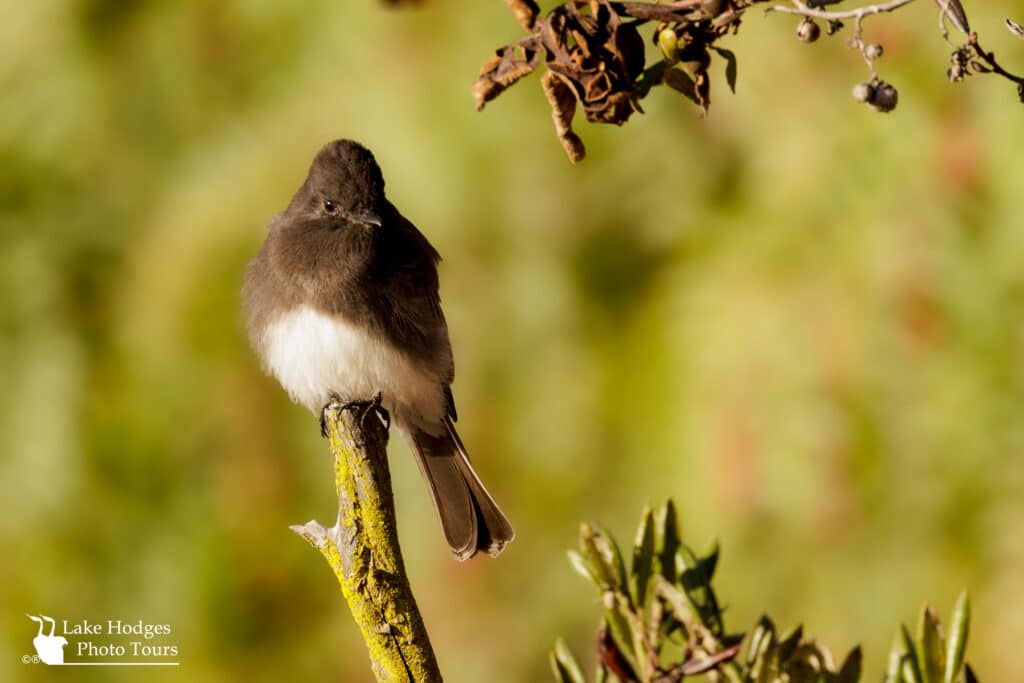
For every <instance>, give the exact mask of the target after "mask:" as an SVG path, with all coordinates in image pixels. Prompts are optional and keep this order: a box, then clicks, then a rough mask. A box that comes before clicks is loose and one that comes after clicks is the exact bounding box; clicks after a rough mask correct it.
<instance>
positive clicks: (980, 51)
mask: <svg viewBox="0 0 1024 683" xmlns="http://www.w3.org/2000/svg"><path fill="white" fill-rule="evenodd" d="M967 44H968V45H970V46H971V48H972V49H973V50H974V54H976V55H977V56H978V57H979V58H980V59H981V60H982V61H984V62H985V63H986V64H988V66H989V68H991V69H992V71H993V72H995V73H997V74H999V75H1000V76H1002V77H1003V78H1008V79H1009V80H1011V81H1013V82H1014V83H1016V84H1017V85H1019V86H1022V87H1024V77H1022V76H1015V75H1013V74H1012V73H1010V72H1009V71H1007V70H1006V69H1004V68H1003V67H1002V66H1000V65H999V62H997V61H996V56H995V53H993V52H986V51H985V49H984V48H982V47H981V43H979V42H978V34H977V33H972V34H971V35H970V37H969V38H968V39H967Z"/></svg>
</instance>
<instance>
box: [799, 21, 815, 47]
mask: <svg viewBox="0 0 1024 683" xmlns="http://www.w3.org/2000/svg"><path fill="white" fill-rule="evenodd" d="M796 37H797V38H799V39H800V40H802V41H804V42H805V43H813V42H814V41H816V40H817V39H818V38H820V37H821V28H819V27H818V24H817V22H815V21H814V20H813V19H804V20H803V21H801V22H800V23H799V24H798V25H797V27H796Z"/></svg>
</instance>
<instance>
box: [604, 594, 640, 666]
mask: <svg viewBox="0 0 1024 683" xmlns="http://www.w3.org/2000/svg"><path fill="white" fill-rule="evenodd" d="M604 616H605V622H606V623H607V624H608V632H609V633H610V634H611V636H612V640H614V641H615V645H616V647H618V649H619V652H620V653H622V656H623V657H624V658H625V659H626V661H627V662H629V666H630V667H631V668H632V669H633V671H639V667H638V666H637V661H636V655H635V654H634V652H633V631H632V630H631V629H630V627H629V622H628V621H627V620H626V617H625V616H623V614H622V612H621V611H619V606H618V605H617V604H616V605H613V606H611V607H607V608H606V609H605V611H604Z"/></svg>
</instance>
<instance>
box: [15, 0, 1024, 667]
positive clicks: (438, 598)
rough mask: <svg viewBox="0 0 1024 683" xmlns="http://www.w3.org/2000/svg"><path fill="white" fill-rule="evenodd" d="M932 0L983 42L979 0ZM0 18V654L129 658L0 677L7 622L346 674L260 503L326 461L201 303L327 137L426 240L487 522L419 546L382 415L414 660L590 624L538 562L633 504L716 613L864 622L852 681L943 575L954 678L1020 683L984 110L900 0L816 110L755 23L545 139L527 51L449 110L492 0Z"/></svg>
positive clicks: (88, 7) (225, 284) (354, 662)
mask: <svg viewBox="0 0 1024 683" xmlns="http://www.w3.org/2000/svg"><path fill="white" fill-rule="evenodd" d="M965 4H966V5H967V6H968V10H969V14H970V16H971V21H972V24H973V26H974V27H975V28H976V29H977V30H979V31H981V33H982V37H983V38H984V42H985V44H986V45H987V47H988V48H989V49H992V50H995V51H996V53H997V54H998V55H1000V56H1001V57H1002V58H1003V59H1004V61H1006V62H1007V63H1009V64H1016V65H1017V66H1018V70H1019V67H1020V66H1021V65H1024V44H1022V43H1020V42H1019V41H1015V40H1014V39H1013V37H1012V36H1010V35H1009V33H1007V32H1006V31H1005V30H1004V29H1003V28H1002V25H1001V24H1002V18H1003V16H1004V14H1005V13H1006V12H1008V11H1012V10H1013V9H1014V8H1012V7H1010V6H1011V5H1014V3H1007V2H993V3H982V2H965ZM0 5H2V7H3V12H2V14H3V20H2V21H0V87H2V92H3V94H4V95H3V104H2V105H0V106H2V116H0V380H2V389H3V390H2V392H0V549H2V550H0V605H2V606H3V611H2V613H0V679H2V680H4V681H49V680H55V679H56V678H58V677H59V676H60V677H63V678H65V679H68V678H71V679H74V680H91V681H130V680H131V681H134V680H141V679H140V671H139V670H130V669H129V670H117V669H99V670H86V669H77V670H67V669H65V670H62V671H56V670H53V669H47V668H46V667H44V666H42V665H38V666H31V665H23V664H21V663H20V661H19V658H20V656H21V655H22V654H25V653H31V652H32V650H31V643H30V641H31V638H32V637H33V636H34V635H35V630H36V625H35V624H34V623H33V622H31V621H29V620H28V619H26V617H25V614H26V613H32V614H38V613H40V612H42V613H44V614H49V615H51V616H54V617H57V618H63V619H69V620H78V619H91V620H94V621H100V620H106V619H109V618H121V619H124V620H125V621H131V622H134V621H137V620H139V619H142V620H145V621H149V622H153V623H166V624H170V625H171V626H172V628H173V630H174V636H173V639H172V641H171V642H175V643H176V644H177V645H178V647H179V650H180V656H179V658H180V660H181V661H182V662H183V666H182V667H181V668H180V669H178V670H152V669H150V670H147V671H144V672H142V673H144V674H145V680H156V681H162V680H167V681H174V680H189V681H191V682H192V683H206V682H214V681H235V680H250V681H280V680H285V679H290V680H309V681H313V680H341V681H363V680H368V679H369V668H368V663H367V657H366V653H365V651H364V649H363V647H362V644H361V641H360V640H359V637H358V634H357V632H356V630H355V627H354V626H353V624H352V623H351V620H350V617H349V615H348V612H347V608H346V607H345V605H344V603H343V602H342V600H341V598H340V595H339V593H338V591H337V585H336V583H335V581H334V578H333V576H332V575H331V574H330V572H329V570H328V568H327V567H326V565H325V564H324V563H323V561H322V559H321V558H320V556H319V555H318V554H317V553H316V552H314V551H313V550H311V549H310V548H309V547H308V546H307V545H306V544H305V543H304V542H303V541H302V540H301V539H299V538H298V537H296V536H294V535H293V534H292V533H291V532H289V531H288V529H287V527H288V525H289V524H294V523H301V522H304V521H306V520H308V519H310V518H312V517H317V518H319V519H327V518H329V517H330V515H331V512H332V510H333V505H334V502H333V501H332V483H331V474H330V471H331V470H330V462H329V453H328V451H327V448H326V446H325V444H324V443H323V442H322V441H321V440H320V438H319V435H318V433H317V426H316V421H315V419H314V418H313V417H312V416H311V415H310V414H309V413H308V412H306V411H305V410H304V409H302V408H299V407H296V406H294V405H292V404H291V403H289V401H288V399H287V397H286V395H285V394H284V392H283V391H281V390H280V389H279V388H278V387H277V386H276V384H275V383H274V382H273V381H272V380H270V379H268V378H266V377H264V376H263V375H262V374H261V372H260V369H259V367H258V364H257V362H256V360H255V359H254V357H253V355H252V353H251V352H250V351H249V349H248V347H247V344H246V341H245V335H244V331H243V327H242V323H241V316H240V310H239V306H240V302H239V287H240V279H241V275H242V271H243V268H244V266H245V264H246V262H247V260H248V259H249V258H250V257H251V256H252V255H253V254H254V253H255V251H256V249H257V248H258V246H259V244H260V243H261V241H262V239H263V236H264V231H265V229H264V226H265V224H266V222H267V220H268V218H269V217H270V216H271V215H273V214H274V213H275V212H276V211H278V210H280V209H281V208H283V207H284V206H285V204H286V203H287V201H288V199H289V198H290V196H291V194H292V193H293V192H294V190H295V189H296V188H297V187H298V185H299V184H300V182H301V180H302V178H303V176H304V174H305V170H306V167H307V165H308V163H309V161H310V159H311V158H312V156H313V154H314V153H315V152H316V151H317V149H318V148H319V147H320V145H321V144H323V143H324V142H326V141H328V140H330V139H333V138H336V137H342V136H345V137H353V138H356V139H358V140H361V141H362V142H364V143H365V144H367V145H368V146H370V147H371V148H372V149H373V150H374V151H375V152H376V154H377V157H378V159H379V161H380V163H381V165H382V167H383V169H384V172H385V176H386V178H387V182H388V190H389V194H390V197H391V198H392V200H393V201H395V203H396V204H397V205H398V206H399V207H400V208H401V209H402V210H403V212H404V213H405V214H406V215H408V216H409V217H411V218H412V219H413V220H414V221H415V222H416V223H417V224H418V225H419V227H420V228H421V229H422V230H423V231H424V232H425V233H426V234H427V235H428V236H429V237H430V239H431V240H432V241H433V242H434V244H435V245H436V246H437V247H438V249H439V250H440V251H441V253H442V254H443V255H444V257H445V261H444V262H443V264H442V269H441V279H442V296H443V299H444V303H445V308H446V311H447V314H448V320H449V325H450V328H451V333H452V340H453V345H454V350H455V356H456V359H457V366H458V373H457V378H456V383H455V386H454V389H455V395H456V398H457V401H458V404H459V413H460V417H461V420H460V430H461V431H462V435H463V438H464V440H465V442H466V443H467V445H468V447H469V449H470V452H471V453H472V454H473V455H474V457H475V461H476V462H477V463H478V469H479V470H480V472H481V473H482V475H483V477H484V479H485V480H486V481H487V482H488V485H489V487H490V488H491V490H492V492H493V493H494V494H495V495H496V497H497V498H498V500H499V501H501V502H502V504H503V505H504V506H505V508H506V509H507V511H508V513H509V515H510V517H511V518H512V520H513V521H514V523H515V524H516V528H517V531H518V538H517V540H516V542H515V543H514V544H513V545H512V546H510V548H509V549H508V550H507V551H506V553H505V554H504V555H503V556H502V557H501V558H500V560H498V561H493V560H490V559H479V560H474V561H472V562H468V563H465V564H458V563H456V562H454V561H453V560H452V559H451V558H450V556H449V555H448V552H447V550H446V548H445V546H444V544H443V543H442V540H441V536H440V532H439V529H438V525H437V522H436V520H435V518H434V515H433V512H432V510H431V508H430V503H429V500H428V497H427V494H426V491H425V488H424V486H423V485H422V482H421V481H420V478H419V473H418V472H417V470H416V468H415V466H414V465H413V464H412V460H411V458H410V457H409V454H408V452H407V451H406V449H405V447H404V445H403V444H401V443H400V441H399V440H397V439H396V440H395V441H394V443H393V444H392V448H391V453H392V461H393V473H394V477H395V486H396V489H397V495H398V512H399V517H400V529H401V534H402V539H403V543H404V549H405V553H406V559H407V564H408V568H409V572H410V574H411V578H412V582H413V586H414V589H415V591H416V592H417V595H418V597H419V601H420V605H421V607H422V610H423V614H424V617H425V620H426V623H427V626H428V628H429V630H430V632H431V635H432V638H433V642H434V645H435V647H436V650H437V653H438V656H439V658H440V661H441V665H442V668H443V670H444V671H445V672H446V673H447V677H448V680H450V681H456V682H457V681H494V682H495V683H504V682H522V681H544V680H548V677H549V674H548V672H547V666H548V665H547V650H548V648H549V646H550V644H551V643H552V642H553V640H554V639H555V637H556V636H558V635H560V634H563V635H565V636H567V637H568V639H569V640H570V642H571V643H572V644H573V645H574V646H575V648H576V650H577V651H578V652H584V651H588V650H590V643H591V639H592V637H593V632H594V628H595V625H596V618H597V614H598V610H597V606H596V596H594V595H593V594H592V592H591V588H590V587H589V586H588V585H587V584H586V583H585V582H584V581H583V580H582V579H580V578H579V577H577V576H576V575H575V574H574V573H573V572H572V570H571V568H570V567H569V565H568V563H567V562H566V560H565V556H564V549H565V548H567V547H570V546H572V545H574V543H575V538H576V530H577V526H578V524H579V522H580V521H583V520H598V521H600V522H602V523H603V524H604V525H605V526H607V527H608V528H610V529H611V530H612V531H614V532H617V533H618V534H619V535H620V536H622V537H624V538H628V537H631V536H632V532H633V529H634V525H635V523H636V521H637V520H638V518H639V512H640V509H641V508H642V506H643V505H644V504H645V503H646V502H648V501H651V502H655V503H656V502H659V501H661V500H663V499H664V498H665V497H666V496H673V497H675V499H676V501H677V502H678V504H679V507H680V508H681V512H682V517H683V527H684V532H685V535H686V537H687V539H688V540H689V542H690V543H691V544H693V545H695V546H696V547H698V548H704V547H706V546H708V545H709V544H710V543H712V542H713V541H714V540H716V539H717V540H718V541H720V542H721V544H722V546H723V548H724V550H723V559H722V563H721V564H720V579H719V584H720V593H721V595H722V597H723V599H724V600H725V601H726V602H727V603H728V606H729V607H728V612H727V623H728V624H729V626H730V627H731V628H734V629H745V628H748V627H749V626H750V625H752V624H753V622H754V621H755V620H756V618H757V617H758V616H759V615H760V613H761V612H762V611H766V612H768V613H769V614H771V615H772V616H773V617H774V618H776V620H777V621H779V622H780V623H781V624H782V625H783V626H792V625H795V624H796V623H797V622H803V623H804V624H805V625H806V628H807V629H809V630H810V631H811V632H812V633H814V634H817V635H818V636H819V637H821V638H822V639H823V640H824V641H825V642H826V643H827V644H829V645H830V646H832V647H833V649H835V650H836V651H845V650H847V649H848V648H849V647H851V646H853V645H854V644H855V643H857V642H862V643H863V644H864V646H865V648H866V657H867V663H866V671H867V672H868V676H867V677H866V680H875V679H876V676H877V677H880V676H881V672H882V670H883V668H884V660H885V655H886V651H887V648H888V645H889V643H890V641H891V639H892V636H893V635H894V633H895V632H896V629H897V626H898V624H899V622H900V621H908V622H910V621H912V620H914V619H916V614H917V611H918V610H919V608H920V606H921V604H922V603H923V602H924V601H925V600H928V601H932V602H933V603H934V604H935V605H936V607H938V608H939V610H940V611H941V612H942V613H943V615H948V611H949V609H950V607H951V606H952V603H953V601H954V599H955V597H956V595H957V593H958V592H959V590H960V589H961V588H962V587H967V588H969V589H970V590H971V592H972V595H973V598H974V611H975V621H974V624H973V630H972V634H971V644H970V647H969V659H970V660H971V661H972V662H973V663H974V665H975V667H976V669H977V671H978V672H979V674H980V676H981V677H982V680H985V681H1014V680H1022V679H1024V660H1022V658H1021V657H1020V656H1019V654H1018V649H1017V648H1018V647H1019V645H1020V643H1021V642H1022V641H1024V531H1022V528H1024V420H1022V419H1021V415H1020V412H1021V404H1022V401H1024V318H1022V315H1024V268H1022V267H1021V264H1022V257H1024V218H1022V209H1021V188H1022V187H1024V159H1022V157H1021V150H1022V149H1024V126H1022V125H1021V122H1022V119H1021V115H1022V109H1021V106H1020V104H1019V102H1018V101H1017V98H1016V95H1015V93H1014V92H1013V88H1012V86H1010V85H1009V84H1008V83H1006V82H1005V81H1001V80H996V79H986V78H984V77H975V78H971V79H969V80H968V81H967V82H965V83H963V84H960V85H958V86H951V85H949V84H948V83H947V82H946V80H945V77H944V70H945V68H946V66H947V59H948V49H947V48H946V46H945V45H944V43H942V41H941V39H940V38H939V37H938V35H937V32H936V30H935V8H934V7H933V4H932V3H928V2H924V3H916V4H915V5H913V6H910V7H908V8H906V9H905V10H903V11H901V12H899V13H897V14H895V15H892V16H888V17H883V18H879V19H875V20H871V21H869V22H868V23H867V28H868V38H869V39H871V40H880V41H881V42H883V43H884V45H885V47H886V55H885V57H884V58H883V60H882V61H881V63H880V68H881V70H882V75H883V77H885V78H886V79H887V80H890V81H892V82H893V83H895V84H896V85H897V87H898V88H899V89H900V93H901V104H900V106H899V108H898V109H897V110H896V112H894V113H893V114H890V115H880V114H874V113H872V112H870V111H868V110H867V109H866V108H864V107H862V106H860V105H858V104H856V103H855V102H853V100H852V99H851V97H850V88H851V86H852V85H853V84H854V83H855V82H857V81H859V80H862V79H863V78H864V76H865V69H864V65H863V63H862V62H861V61H860V60H859V58H858V57H857V55H856V54H855V53H852V52H850V51H849V50H847V49H845V48H844V47H843V44H842V40H843V38H841V37H840V38H835V39H824V38H823V39H822V40H821V41H820V42H819V43H817V44H814V45H804V44H802V43H799V42H797V41H796V39H795V38H794V28H795V25H796V21H795V19H793V18H791V17H783V16H780V15H776V16H770V17H762V16H761V15H760V13H758V12H753V13H751V14H750V16H749V17H748V18H747V19H746V21H745V23H744V26H743V30H742V31H741V33H740V34H739V35H738V36H736V37H733V38H730V39H729V40H728V41H727V42H726V45H727V46H728V47H732V48H734V49H735V51H736V52H737V54H738V56H739V85H738V92H737V93H736V94H735V95H732V94H730V93H728V91H727V90H726V89H725V87H724V79H722V78H721V74H722V71H723V65H722V64H718V65H717V66H716V67H714V68H715V73H716V75H717V76H718V77H719V78H718V81H717V82H716V84H715V86H714V88H715V89H714V91H713V93H712V97H713V104H712V111H711V116H710V118H708V119H703V120H702V119H700V118H699V117H698V116H697V114H696V111H695V109H694V107H693V106H692V104H690V103H689V102H688V101H686V100H684V99H683V98H682V97H680V96H679V95H678V94H676V93H673V92H671V91H664V92H656V93H655V94H653V95H652V96H651V97H650V98H648V99H647V100H646V101H645V108H646V110H647V114H646V115H637V116H635V118H634V119H633V120H632V121H630V122H629V124H628V125H627V126H625V127H624V128H615V127H610V126H605V127H602V126H592V125H586V124H581V125H580V126H579V130H580V132H581V134H582V135H583V137H584V139H585V141H586V142H587V144H588V148H589V158H588V159H587V160H586V161H585V162H583V163H582V164H581V165H579V166H575V167H573V166H571V165H570V164H569V163H568V162H567V160H566V159H565V157H564V155H563V152H562V150H561V148H560V147H559V144H558V142H557V141H556V139H555V137H554V134H553V131H552V127H551V122H550V115H549V112H548V110H547V105H546V102H545V100H544V97H543V95H542V93H541V92H540V87H539V83H538V78H537V77H536V76H534V77H532V78H531V79H529V80H527V81H524V82H523V83H521V84H520V85H518V86H517V87H515V88H513V89H512V90H510V91H509V92H507V93H505V94H504V95H503V96H502V97H500V98H499V99H498V100H496V101H495V102H494V103H492V104H491V105H490V106H489V108H488V109H487V110H486V111H485V112H484V113H482V114H480V113H477V112H476V111H475V110H474V108H473V105H472V99H471V97H470V94H469V86H470V84H471V83H472V81H473V80H474V78H475V76H476V74H477V71H478V69H479V66H480V64H481V63H482V62H483V61H484V59H485V58H486V57H487V56H488V54H489V53H490V50H491V49H493V48H494V47H496V46H497V45H499V44H503V43H504V42H508V41H510V40H514V39H516V38H517V37H519V36H520V35H521V34H520V29H519V27H518V25H517V24H516V23H515V21H514V20H513V19H512V17H511V16H510V15H509V13H508V11H507V9H506V7H505V6H504V3H501V2H497V1H496V0H495V1H493V2H475V3H470V2H460V3H456V2H442V1H440V0H438V1H436V2H430V3H427V4H426V5H425V6H423V7H421V8H415V9H405V10H388V9H386V8H384V7H382V6H381V5H380V4H379V3H376V2H371V1H370V0H365V1H360V2H355V1H350V2H334V1H332V2H328V1H326V0H307V1H303V2H288V3H283V2H273V1H272V0H225V1H223V2H207V1H206V0H182V1H179V2H168V1H165V0H74V1H70V0H63V1H61V0H35V1H34V2H16V1H15V0H4V2H2V3H0ZM1016 9H1018V10H1019V7H1016ZM1016 18H1017V19H1018V20H1021V19H1022V17H1021V16H1017V17H1016ZM944 618H948V616H946V617H944ZM69 659H70V657H69Z"/></svg>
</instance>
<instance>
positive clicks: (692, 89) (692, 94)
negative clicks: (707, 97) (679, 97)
mask: <svg viewBox="0 0 1024 683" xmlns="http://www.w3.org/2000/svg"><path fill="white" fill-rule="evenodd" d="M663 79H664V82H665V85H667V86H668V87H670V88H672V89H673V90H677V91H679V92H681V93H683V94H684V95H686V97H687V98H688V99H690V100H691V101H693V103H694V104H698V105H699V104H700V98H698V97H697V82H696V81H694V80H693V78H692V77H691V76H690V74H688V73H686V72H685V71H683V70H682V69H676V68H670V69H665V74H664V76H663Z"/></svg>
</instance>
